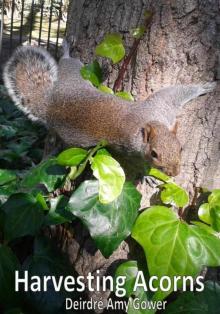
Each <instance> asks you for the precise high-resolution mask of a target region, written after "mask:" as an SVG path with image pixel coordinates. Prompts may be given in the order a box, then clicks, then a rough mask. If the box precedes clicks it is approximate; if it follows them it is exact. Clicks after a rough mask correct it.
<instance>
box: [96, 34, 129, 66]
mask: <svg viewBox="0 0 220 314" xmlns="http://www.w3.org/2000/svg"><path fill="white" fill-rule="evenodd" d="M95 52H96V55H98V56H101V57H106V58H110V59H111V60H112V61H113V63H117V62H119V61H120V60H121V59H122V58H124V56H125V48H124V46H123V43H122V38H121V35H120V34H115V33H114V34H107V35H106V36H105V38H104V40H103V41H102V42H101V43H100V44H99V45H98V46H97V47H96V49H95Z"/></svg>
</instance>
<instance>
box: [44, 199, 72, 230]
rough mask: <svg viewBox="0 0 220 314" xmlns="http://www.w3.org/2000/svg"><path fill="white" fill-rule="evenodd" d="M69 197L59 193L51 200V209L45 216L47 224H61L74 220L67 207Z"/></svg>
mask: <svg viewBox="0 0 220 314" xmlns="http://www.w3.org/2000/svg"><path fill="white" fill-rule="evenodd" d="M68 201H69V199H68V198H67V197H66V196H64V195H59V196H58V197H56V198H52V199H51V200H50V206H51V208H50V211H49V213H48V214H47V216H46V217H45V223H44V224H45V225H59V224H63V223H65V222H71V221H72V220H74V216H73V215H72V214H71V213H70V212H69V211H68V210H67V209H66V207H67V204H68Z"/></svg>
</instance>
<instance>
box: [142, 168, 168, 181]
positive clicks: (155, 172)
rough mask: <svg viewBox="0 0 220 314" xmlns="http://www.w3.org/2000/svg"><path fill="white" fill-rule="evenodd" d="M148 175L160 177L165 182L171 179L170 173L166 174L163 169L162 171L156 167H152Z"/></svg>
mask: <svg viewBox="0 0 220 314" xmlns="http://www.w3.org/2000/svg"><path fill="white" fill-rule="evenodd" d="M147 175H148V176H152V177H154V178H156V179H159V180H161V181H164V182H169V181H171V178H170V177H169V176H168V175H166V174H165V173H163V172H162V171H160V170H158V169H156V168H150V169H149V171H148V173H147Z"/></svg>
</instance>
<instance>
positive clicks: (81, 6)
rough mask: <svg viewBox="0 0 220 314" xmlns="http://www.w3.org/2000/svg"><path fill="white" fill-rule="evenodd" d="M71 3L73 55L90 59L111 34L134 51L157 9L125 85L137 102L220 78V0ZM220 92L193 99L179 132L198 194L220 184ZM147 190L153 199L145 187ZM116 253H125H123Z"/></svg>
mask: <svg viewBox="0 0 220 314" xmlns="http://www.w3.org/2000/svg"><path fill="white" fill-rule="evenodd" d="M70 3H71V4H70V8H69V17H68V25H67V37H68V39H69V41H72V42H73V41H74V42H75V48H74V49H73V55H75V56H77V57H80V59H81V60H82V61H83V62H85V63H89V62H91V61H93V60H94V59H95V58H96V56H95V53H94V51H95V47H96V45H97V43H99V42H100V41H101V40H102V39H103V37H104V35H105V34H106V33H110V32H119V33H121V34H122V35H123V38H124V40H125V45H126V49H127V52H129V49H130V48H131V46H132V43H133V38H132V36H131V35H130V33H129V32H130V30H131V29H132V28H136V27H138V26H140V25H141V22H142V21H143V19H144V12H145V11H146V10H150V11H153V12H154V17H153V21H152V24H151V26H150V27H149V29H148V32H147V33H146V34H145V36H144V39H143V40H142V41H141V43H140V45H139V48H138V51H137V54H136V56H135V62H132V64H131V65H130V67H129V69H128V72H127V74H126V77H125V79H124V83H123V89H124V90H127V91H131V93H132V94H133V95H134V96H135V98H136V100H143V99H145V98H147V97H148V96H149V95H150V94H151V93H152V92H155V91H157V90H159V89H160V88H162V87H165V86H169V85H175V84H177V83H184V84H188V83H191V82H193V83H195V82H201V81H212V80H215V79H218V78H219V77H220V68H219V64H218V62H219V59H220V39H219V38H220V17H219V13H220V12H219V11H220V2H219V1H218V0H209V1H204V0H178V1H173V0H158V1H147V0H136V1H133V0H112V1H108V0H102V1H100V0H92V1H91V0H73V1H71V2H70ZM99 61H101V62H102V64H103V66H104V68H105V69H108V78H107V82H106V83H107V84H108V85H109V86H111V87H112V86H113V83H114V81H115V79H116V77H117V73H118V67H119V66H118V65H116V66H111V65H110V62H108V61H106V60H102V59H99ZM218 90H219V88H217V89H216V91H215V92H214V93H212V94H211V95H206V96H202V97H200V98H199V99H198V100H196V101H192V102H190V103H189V104H187V105H186V107H185V108H184V109H183V111H182V113H181V115H180V117H179V128H178V133H177V136H178V138H179V139H180V141H181V143H182V145H183V153H182V167H181V173H180V174H179V176H178V177H176V182H178V183H179V184H181V185H182V186H183V187H185V188H187V189H188V191H189V192H190V195H191V198H192V197H193V195H194V193H195V190H196V188H197V187H206V188H208V189H214V188H217V187H218V188H219V187H220V94H219V92H218ZM142 191H143V193H144V196H145V199H147V197H146V196H147V195H148V194H147V191H146V190H145V188H144V187H142ZM123 250H124V251H123V252H124V253H123V258H126V257H127V253H128V249H127V248H126V249H125V248H124V247H123ZM81 253H82V251H81ZM81 253H79V254H81ZM84 253H85V251H83V254H84ZM83 254H81V258H82V259H84V263H86V264H87V261H86V258H88V255H84V256H83ZM115 256H116V258H119V256H120V254H118V253H116V255H115ZM99 258H102V257H101V256H99ZM114 259H115V257H114V258H113V260H114ZM91 261H92V263H95V264H96V265H99V266H98V267H100V264H99V262H100V260H99V262H98V263H97V257H96V255H93V260H91V256H90V257H89V263H90V266H91ZM111 262H112V260H111ZM106 263H107V264H108V265H109V261H106V260H104V258H102V263H101V264H103V265H106ZM104 268H106V267H105V266H104ZM86 271H88V269H87V270H86Z"/></svg>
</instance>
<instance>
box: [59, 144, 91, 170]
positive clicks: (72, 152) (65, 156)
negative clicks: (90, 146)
mask: <svg viewBox="0 0 220 314" xmlns="http://www.w3.org/2000/svg"><path fill="white" fill-rule="evenodd" d="M87 155H88V152H87V150H85V149H82V148H69V149H66V150H64V151H63V152H62V153H60V154H59V155H58V157H57V163H58V164H59V165H61V166H69V167H72V166H78V165H79V164H80V163H81V162H82V161H83V160H84V159H85V158H86V156H87Z"/></svg>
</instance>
